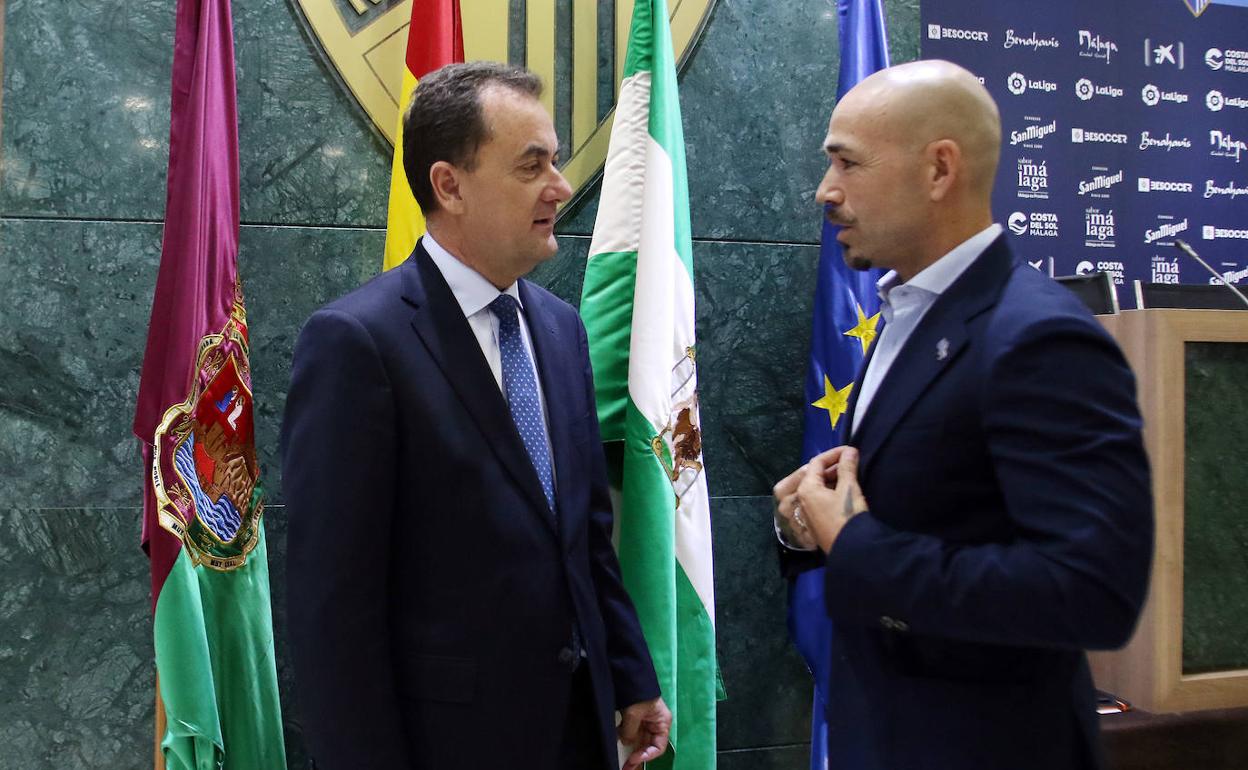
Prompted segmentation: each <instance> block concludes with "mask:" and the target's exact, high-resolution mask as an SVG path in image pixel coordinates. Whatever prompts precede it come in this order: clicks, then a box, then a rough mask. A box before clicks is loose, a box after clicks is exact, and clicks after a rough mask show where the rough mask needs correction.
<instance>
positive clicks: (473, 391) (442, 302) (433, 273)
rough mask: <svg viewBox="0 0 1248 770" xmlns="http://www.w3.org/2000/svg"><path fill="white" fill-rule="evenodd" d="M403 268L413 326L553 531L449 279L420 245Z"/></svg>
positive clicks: (528, 463)
mask: <svg viewBox="0 0 1248 770" xmlns="http://www.w3.org/2000/svg"><path fill="white" fill-rule="evenodd" d="M401 269H402V270H404V271H405V272H404V278H403V298H404V299H405V300H406V301H407V302H408V303H409V304H411V305H413V306H414V312H413V313H412V328H413V329H414V330H415V331H416V334H417V335H419V337H420V339H421V342H423V343H424V345H425V348H426V349H427V350H428V351H429V355H430V356H431V357H432V358H433V360H434V361H435V362H436V363H437V365H438V368H439V369H441V370H442V375H443V376H444V377H446V380H447V381H448V382H449V383H450V384H451V387H452V388H453V389H454V390H455V392H456V394H457V395H458V396H459V400H460V401H461V402H462V403H463V405H464V407H465V408H466V409H467V410H468V413H469V414H471V415H472V419H473V421H474V422H475V423H476V424H477V428H478V429H479V430H480V431H481V434H482V435H483V436H484V437H485V441H486V443H487V444H489V445H490V449H491V451H493V453H494V454H495V455H496V456H497V457H498V460H499V462H500V463H502V465H503V467H504V468H506V469H507V472H508V473H509V474H510V475H511V476H512V478H513V479H515V481H516V484H518V485H519V486H520V488H521V489H523V490H524V492H525V494H526V495H528V497H529V499H530V500H531V501H532V503H533V505H534V506H536V510H537V511H539V512H540V513H541V518H542V520H543V521H544V522H545V523H546V525H547V526H550V527H551V528H552V529H553V527H554V521H553V517H552V516H551V515H550V506H549V505H547V503H546V495H545V494H543V492H542V484H541V482H540V481H539V480H538V478H537V471H535V470H534V469H533V463H532V461H531V460H529V455H528V452H527V451H525V448H524V442H523V441H522V440H521V439H520V433H519V432H518V431H517V430H516V426H515V422H514V421H513V420H512V417H511V410H510V409H508V408H507V402H506V400H505V399H504V398H503V394H502V393H501V392H500V391H499V389H498V382H497V381H496V380H495V379H494V374H493V372H491V371H490V366H489V364H488V363H486V360H485V356H483V355H482V354H481V345H480V343H478V342H477V338H476V336H475V335H473V333H472V328H471V327H470V326H469V325H468V319H466V318H464V313H463V310H462V309H461V308H460V306H459V303H458V302H457V301H456V300H455V295H454V294H453V293H452V292H451V288H450V286H448V285H447V283H446V279H445V278H443V277H442V273H441V272H440V271H439V270H438V268H437V265H435V264H434V263H433V259H432V258H431V257H430V256H429V254H428V253H427V252H426V251H425V248H424V246H423V245H421V244H419V243H418V244H417V245H416V250H415V252H413V254H412V258H411V259H409V260H408V261H407V262H405V263H404V264H403V266H402V268H401Z"/></svg>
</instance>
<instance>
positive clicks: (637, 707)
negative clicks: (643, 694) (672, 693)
mask: <svg viewBox="0 0 1248 770" xmlns="http://www.w3.org/2000/svg"><path fill="white" fill-rule="evenodd" d="M671 730H672V712H671V711H669V710H668V708H667V704H666V703H664V702H663V699H662V698H655V699H654V700H648V701H642V702H641V703H634V704H633V705H631V706H629V707H627V708H625V709H624V710H623V711H621V712H620V727H619V729H618V731H617V732H618V733H619V736H620V743H623V744H624V745H625V746H628V747H630V748H632V750H633V753H632V754H629V755H628V761H626V762H625V763H624V767H623V768H622V770H635V768H638V767H641V765H642V764H643V763H645V762H653V761H654V760H656V759H658V758H659V757H660V756H661V755H662V754H663V752H664V751H667V736H668V733H670V732H671Z"/></svg>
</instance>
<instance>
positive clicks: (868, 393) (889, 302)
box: [850, 223, 1002, 436]
mask: <svg viewBox="0 0 1248 770" xmlns="http://www.w3.org/2000/svg"><path fill="white" fill-rule="evenodd" d="M1001 230H1002V228H1001V225H999V224H995V223H994V224H991V225H989V226H988V227H986V228H984V229H983V230H980V231H979V232H978V233H976V234H975V235H972V236H971V237H970V238H968V239H966V240H965V241H963V242H962V243H960V244H958V245H957V246H955V247H954V248H953V250H952V251H950V252H949V253H948V254H946V255H944V256H943V257H941V258H940V259H938V260H936V261H935V262H933V263H932V264H930V265H928V266H927V267H925V268H924V269H923V270H920V271H919V273H918V275H916V276H914V277H913V278H911V279H910V280H909V281H906V282H905V283H902V281H901V278H900V277H899V276H898V275H897V271H895V270H890V271H888V272H887V273H885V274H884V277H882V278H880V280H879V281H878V282H877V283H876V287H877V288H878V290H879V293H880V313H881V314H882V315H883V316H884V330H883V331H881V332H880V336H879V337H878V338H877V339H876V341H875V353H873V354H872V356H871V363H870V364H868V365H867V371H866V373H865V374H864V375H863V377H862V386H861V387H862V389H861V390H860V391H859V392H858V401H857V403H856V404H855V406H854V424H853V426H852V430H851V431H850V435H851V436H852V435H853V434H854V433H855V432H857V430H858V425H859V424H860V423H861V422H862V416H863V415H864V414H866V412H867V409H869V408H870V406H871V401H872V400H873V399H874V398H875V393H876V391H877V390H879V387H880V383H881V382H883V381H884V377H885V375H887V374H888V370H889V369H890V368H892V365H893V361H895V360H896V359H897V354H898V353H899V352H900V351H901V348H902V346H903V345H905V344H906V340H908V339H910V335H911V334H912V333H913V332H914V330H915V328H916V327H917V326H918V325H919V321H921V320H922V319H923V316H924V315H926V314H927V311H928V309H929V308H931V306H932V305H933V304H935V302H936V300H937V298H939V297H940V295H941V294H944V293H945V290H946V289H948V288H949V287H950V286H952V285H953V282H954V281H956V280H958V278H959V277H961V275H962V273H964V272H966V269H967V268H968V267H970V266H971V263H973V262H974V261H975V260H976V259H977V258H978V257H979V255H980V254H982V253H983V252H984V249H986V248H988V246H989V244H991V243H992V242H993V241H995V240H996V239H997V236H999V235H1000V234H1001Z"/></svg>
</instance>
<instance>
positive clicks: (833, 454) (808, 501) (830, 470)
mask: <svg viewBox="0 0 1248 770" xmlns="http://www.w3.org/2000/svg"><path fill="white" fill-rule="evenodd" d="M772 492H773V493H774V495H775V498H776V507H777V513H778V516H779V517H780V518H781V519H782V520H784V521H785V523H786V524H787V525H788V526H789V527H790V528H792V529H793V530H794V531H795V533H805V535H807V536H808V537H806V538H803V539H802V540H799V541H797V542H799V543H802V544H805V543H811V544H813V545H817V546H818V547H819V549H820V550H821V551H823V552H824V553H828V552H829V551H831V550H832V544H833V543H835V542H836V538H837V536H838V535H839V534H840V533H841V528H842V527H844V526H845V523H846V522H847V521H849V519H850V517H852V516H854V515H855V514H858V513H862V512H863V511H865V510H867V500H866V498H865V497H863V495H862V489H861V488H860V487H859V486H858V450H857V449H855V448H853V447H850V446H839V447H836V448H835V449H829V450H828V451H826V452H823V453H822V454H819V455H816V456H815V457H812V458H811V460H810V462H808V463H806V464H805V465H803V466H802V467H801V468H798V469H797V470H796V471H794V472H793V473H790V474H789V475H788V476H786V477H785V478H784V479H783V480H782V481H780V483H778V484H776V486H775V488H774V489H773V490H772Z"/></svg>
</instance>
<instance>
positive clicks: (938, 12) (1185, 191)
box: [921, 0, 1248, 308]
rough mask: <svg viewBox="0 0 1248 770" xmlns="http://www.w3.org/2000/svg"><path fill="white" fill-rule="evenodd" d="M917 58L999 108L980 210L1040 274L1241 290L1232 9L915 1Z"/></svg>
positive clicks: (1241, 27) (1246, 81)
mask: <svg viewBox="0 0 1248 770" xmlns="http://www.w3.org/2000/svg"><path fill="white" fill-rule="evenodd" d="M921 18H922V29H923V40H922V44H921V45H922V55H923V57H924V58H940V59H949V60H951V61H954V62H957V63H959V64H962V65H963V66H965V67H967V68H968V69H970V70H971V71H972V72H974V73H975V74H976V75H978V76H979V77H980V79H981V80H982V81H983V83H984V85H986V86H987V87H988V90H989V91H990V92H991V93H992V95H993V97H994V98H995V99H996V100H997V104H999V105H1000V107H1001V121H1002V153H1001V166H1000V169H999V170H998V173H997V185H996V192H995V195H994V199H993V206H994V211H995V213H996V216H997V218H998V219H999V220H1001V221H1004V222H1005V224H1006V226H1007V228H1008V229H1009V232H1010V237H1011V238H1012V239H1013V243H1014V247H1015V249H1016V250H1017V251H1018V253H1019V254H1021V255H1023V256H1024V257H1025V258H1026V259H1027V260H1028V261H1029V262H1030V263H1031V264H1032V265H1033V266H1034V267H1036V268H1037V269H1040V270H1043V271H1045V272H1047V273H1050V274H1051V275H1070V274H1075V273H1087V272H1091V271H1093V270H1101V271H1104V272H1107V273H1109V274H1110V275H1111V276H1112V277H1113V279H1114V282H1115V284H1117V286H1118V297H1119V301H1120V302H1121V304H1122V306H1123V307H1124V308H1133V307H1135V295H1134V290H1133V289H1132V282H1133V281H1134V280H1141V281H1145V282H1148V281H1152V282H1157V283H1189V284H1195V283H1213V282H1214V279H1213V278H1212V277H1211V276H1210V275H1209V274H1208V272H1207V271H1205V270H1204V269H1203V268H1202V267H1201V266H1200V265H1199V264H1197V263H1196V262H1195V261H1193V260H1191V259H1190V258H1188V257H1186V256H1183V255H1182V254H1180V253H1179V251H1178V250H1177V249H1176V248H1175V247H1174V240H1175V238H1180V239H1182V240H1185V241H1187V242H1188V243H1190V244H1191V245H1192V246H1193V248H1195V249H1196V251H1197V252H1199V253H1200V255H1201V256H1202V257H1204V258H1205V261H1207V262H1209V263H1210V264H1211V265H1213V267H1214V268H1215V269H1217V270H1218V271H1219V272H1221V273H1222V274H1223V275H1224V276H1225V277H1226V279H1227V280H1228V281H1232V282H1243V281H1244V280H1245V279H1246V278H1248V0H1218V1H1217V2H1212V3H1210V2H1208V0H1203V2H1198V0H1147V1H1145V0H1111V1H1106V2H1092V3H1080V2H1071V0H1061V1H1060V2H1055V3H1035V4H1024V3H1001V2H987V1H986V0H971V1H968V0H924V2H923V4H922V7H921Z"/></svg>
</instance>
